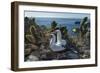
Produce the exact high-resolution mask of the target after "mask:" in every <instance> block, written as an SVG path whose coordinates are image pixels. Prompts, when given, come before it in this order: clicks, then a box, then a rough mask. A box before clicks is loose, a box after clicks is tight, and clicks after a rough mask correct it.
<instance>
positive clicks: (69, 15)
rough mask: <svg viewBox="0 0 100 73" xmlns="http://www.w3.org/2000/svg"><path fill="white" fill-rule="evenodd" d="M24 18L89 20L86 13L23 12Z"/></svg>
mask: <svg viewBox="0 0 100 73" xmlns="http://www.w3.org/2000/svg"><path fill="white" fill-rule="evenodd" d="M24 16H25V17H42V18H46V17H49V18H78V19H81V18H84V17H88V18H90V14H87V13H68V12H43V11H41V12H40V11H24Z"/></svg>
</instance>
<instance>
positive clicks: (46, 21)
mask: <svg viewBox="0 0 100 73" xmlns="http://www.w3.org/2000/svg"><path fill="white" fill-rule="evenodd" d="M81 20H82V19H74V18H70V19H69V18H35V21H36V23H37V24H38V25H40V26H41V25H45V26H46V27H51V23H52V22H53V21H56V23H57V25H58V26H57V27H59V26H66V28H67V29H68V33H69V35H75V33H74V32H72V29H73V28H76V27H80V22H81Z"/></svg>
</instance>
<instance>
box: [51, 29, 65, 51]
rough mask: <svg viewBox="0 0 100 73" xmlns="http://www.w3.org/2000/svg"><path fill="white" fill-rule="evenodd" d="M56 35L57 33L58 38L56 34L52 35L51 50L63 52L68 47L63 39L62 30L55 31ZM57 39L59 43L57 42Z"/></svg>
mask: <svg viewBox="0 0 100 73" xmlns="http://www.w3.org/2000/svg"><path fill="white" fill-rule="evenodd" d="M54 33H57V37H56V36H55V34H53V33H52V34H51V36H52V38H51V40H50V48H51V50H52V51H54V52H59V51H63V50H65V49H66V48H65V47H64V46H65V45H66V41H65V40H63V39H62V35H61V31H60V30H55V31H54ZM56 38H57V42H56Z"/></svg>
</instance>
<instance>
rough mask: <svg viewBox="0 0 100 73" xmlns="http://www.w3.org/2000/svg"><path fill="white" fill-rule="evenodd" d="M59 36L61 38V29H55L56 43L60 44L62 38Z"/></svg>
mask: <svg viewBox="0 0 100 73" xmlns="http://www.w3.org/2000/svg"><path fill="white" fill-rule="evenodd" d="M61 38H62V36H61V31H60V30H57V45H60V44H61V40H62V39H61Z"/></svg>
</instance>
